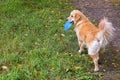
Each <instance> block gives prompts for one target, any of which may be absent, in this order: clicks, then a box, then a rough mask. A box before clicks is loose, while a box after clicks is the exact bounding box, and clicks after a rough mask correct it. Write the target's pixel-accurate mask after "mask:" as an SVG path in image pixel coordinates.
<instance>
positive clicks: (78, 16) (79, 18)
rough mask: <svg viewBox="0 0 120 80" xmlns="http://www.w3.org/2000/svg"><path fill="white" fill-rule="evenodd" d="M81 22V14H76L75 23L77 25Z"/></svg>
mask: <svg viewBox="0 0 120 80" xmlns="http://www.w3.org/2000/svg"><path fill="white" fill-rule="evenodd" d="M80 20H81V16H80V14H79V13H76V14H75V22H76V23H77V22H78V21H80Z"/></svg>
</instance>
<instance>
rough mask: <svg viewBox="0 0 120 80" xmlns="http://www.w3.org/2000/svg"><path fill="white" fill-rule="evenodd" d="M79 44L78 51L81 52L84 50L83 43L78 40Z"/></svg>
mask: <svg viewBox="0 0 120 80" xmlns="http://www.w3.org/2000/svg"><path fill="white" fill-rule="evenodd" d="M78 43H79V46H80V50H79V51H78V52H79V53H82V52H83V51H84V43H83V41H81V40H78Z"/></svg>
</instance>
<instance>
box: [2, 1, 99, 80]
mask: <svg viewBox="0 0 120 80" xmlns="http://www.w3.org/2000/svg"><path fill="white" fill-rule="evenodd" d="M0 8H1V9H0V14H1V15H0V67H1V66H7V67H8V71H4V70H2V68H1V69H0V80H97V78H98V77H99V75H98V74H94V73H91V71H92V70H93V62H92V60H91V59H90V58H89V56H88V55H87V54H82V55H80V54H77V50H78V49H79V48H78V46H77V45H78V44H77V39H76V36H75V33H74V31H73V30H72V29H71V30H70V31H68V32H65V31H64V30H63V25H64V23H65V19H66V17H67V16H68V15H69V13H70V11H71V10H73V9H75V8H74V7H72V6H70V1H69V0H3V1H0Z"/></svg>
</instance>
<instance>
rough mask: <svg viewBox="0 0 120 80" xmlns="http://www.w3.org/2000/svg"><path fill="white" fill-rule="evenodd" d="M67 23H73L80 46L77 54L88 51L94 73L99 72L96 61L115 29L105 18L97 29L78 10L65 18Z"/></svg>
mask: <svg viewBox="0 0 120 80" xmlns="http://www.w3.org/2000/svg"><path fill="white" fill-rule="evenodd" d="M67 21H68V22H72V21H73V22H74V30H75V32H76V35H77V39H78V44H79V46H80V50H79V53H81V52H83V51H84V47H85V46H86V48H87V49H88V54H89V55H90V57H91V58H92V59H93V62H94V66H95V68H94V71H95V72H97V71H99V65H98V60H99V59H100V54H101V52H102V51H103V49H104V48H105V46H106V45H107V44H108V43H109V42H110V41H111V40H112V39H113V37H114V31H115V28H114V27H113V26H112V23H111V22H109V21H108V19H107V18H103V19H102V20H101V21H100V23H99V25H98V27H96V26H95V25H94V24H93V23H91V22H90V20H89V19H88V18H87V17H86V16H85V15H84V14H83V13H82V12H80V11H79V10H73V11H72V12H71V13H70V16H69V17H68V18H67Z"/></svg>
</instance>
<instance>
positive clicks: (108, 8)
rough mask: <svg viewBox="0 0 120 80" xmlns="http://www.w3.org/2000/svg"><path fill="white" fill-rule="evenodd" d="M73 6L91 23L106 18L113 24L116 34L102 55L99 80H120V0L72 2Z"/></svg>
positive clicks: (80, 0)
mask: <svg viewBox="0 0 120 80" xmlns="http://www.w3.org/2000/svg"><path fill="white" fill-rule="evenodd" d="M73 5H74V6H75V7H77V9H79V10H80V11H82V12H83V13H84V14H85V15H86V16H87V17H88V18H89V19H90V20H91V21H93V22H96V23H99V21H100V19H102V18H103V17H108V19H109V21H111V22H112V23H113V26H114V27H115V28H116V32H115V33H116V34H115V38H114V40H113V41H112V42H111V43H110V44H109V45H108V47H107V48H106V51H105V53H104V54H102V58H101V62H102V64H101V65H100V68H101V71H100V72H101V73H103V75H102V76H101V77H100V78H99V80H120V0H73Z"/></svg>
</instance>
